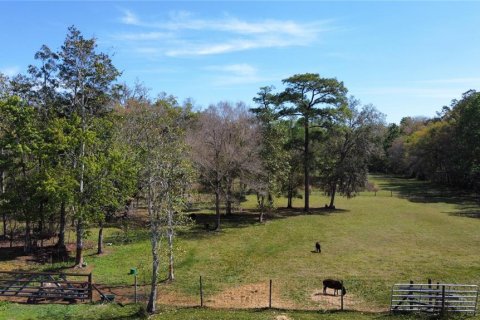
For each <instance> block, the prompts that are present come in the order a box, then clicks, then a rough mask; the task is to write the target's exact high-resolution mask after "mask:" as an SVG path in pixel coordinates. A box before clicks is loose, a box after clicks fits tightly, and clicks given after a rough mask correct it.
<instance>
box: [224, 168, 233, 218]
mask: <svg viewBox="0 0 480 320" xmlns="http://www.w3.org/2000/svg"><path fill="white" fill-rule="evenodd" d="M225 205H226V208H225V214H227V215H231V214H232V180H231V179H230V177H227V193H226V195H225Z"/></svg>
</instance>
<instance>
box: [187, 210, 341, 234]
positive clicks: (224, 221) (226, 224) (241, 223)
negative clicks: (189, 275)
mask: <svg viewBox="0 0 480 320" xmlns="http://www.w3.org/2000/svg"><path fill="white" fill-rule="evenodd" d="M344 212H349V210H344V209H330V208H311V209H310V211H309V212H308V213H306V212H305V211H304V210H303V209H302V208H277V209H276V210H273V211H271V212H269V213H265V214H264V222H263V223H260V222H259V216H260V214H259V212H258V211H257V210H255V209H244V210H242V211H241V212H234V213H232V214H230V215H226V214H222V215H221V218H220V230H214V228H215V225H216V215H215V214H212V213H206V212H198V211H195V213H191V214H190V217H191V218H192V220H193V221H194V226H193V227H192V228H190V229H189V230H183V231H179V232H178V234H179V235H180V236H181V237H183V238H187V239H192V238H208V237H211V236H215V235H218V234H221V233H222V230H225V229H233V228H245V227H250V226H253V225H262V224H264V223H265V222H267V221H273V220H278V219H285V218H289V217H296V216H306V215H330V214H333V213H344Z"/></svg>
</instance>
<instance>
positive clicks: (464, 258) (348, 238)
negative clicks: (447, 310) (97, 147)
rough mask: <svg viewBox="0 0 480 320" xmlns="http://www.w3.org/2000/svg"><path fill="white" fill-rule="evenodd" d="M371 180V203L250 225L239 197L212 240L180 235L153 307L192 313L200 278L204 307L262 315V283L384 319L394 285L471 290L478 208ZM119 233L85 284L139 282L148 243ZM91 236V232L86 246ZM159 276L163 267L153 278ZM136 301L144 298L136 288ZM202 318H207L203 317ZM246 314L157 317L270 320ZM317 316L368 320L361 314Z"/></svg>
mask: <svg viewBox="0 0 480 320" xmlns="http://www.w3.org/2000/svg"><path fill="white" fill-rule="evenodd" d="M371 181H373V182H375V183H376V185H377V186H378V187H379V188H380V190H379V191H378V192H377V195H376V196H375V195H374V193H373V192H362V193H361V194H360V195H359V196H357V197H355V198H353V199H345V198H342V197H338V198H337V201H336V208H337V210H335V211H328V210H324V209H316V210H313V213H311V214H303V213H302V211H301V210H286V209H282V208H280V209H279V210H278V212H276V213H275V214H274V215H271V217H270V218H268V219H267V222H266V223H264V224H259V223H257V222H256V220H255V218H254V217H253V216H252V215H251V213H250V212H249V211H248V209H252V208H253V206H254V204H255V201H254V198H253V197H249V198H248V199H247V200H248V201H247V202H246V203H244V204H243V207H244V209H245V210H244V211H243V212H242V213H239V214H235V216H234V217H229V218H226V221H225V224H224V228H223V229H222V231H221V232H211V231H206V230H204V228H203V224H199V225H197V226H194V227H192V228H190V229H188V230H184V231H182V232H181V233H180V237H179V238H178V240H177V249H176V270H175V271H176V280H175V282H173V283H164V284H161V285H160V290H161V293H162V294H161V295H160V300H159V301H160V303H164V304H177V305H196V304H198V302H199V297H198V292H199V289H198V282H199V281H198V280H199V276H200V275H201V276H202V280H203V284H204V294H205V303H206V304H207V306H208V305H210V306H214V307H215V306H219V307H229V303H231V307H237V306H239V307H241V306H242V304H244V306H245V307H252V306H253V307H263V306H266V305H267V303H268V296H267V293H266V292H267V291H266V290H267V289H266V288H267V285H268V281H269V280H270V279H272V281H273V305H274V307H281V308H294V309H305V310H307V309H313V310H315V309H324V308H326V309H336V308H338V303H337V301H338V300H335V301H334V302H333V304H325V302H324V301H323V302H322V301H318V299H317V298H319V299H321V296H320V295H318V293H319V292H320V291H321V287H322V284H321V283H322V280H323V279H325V278H337V279H342V280H343V281H344V284H345V286H346V288H347V291H348V293H347V295H346V296H345V299H346V304H345V307H346V308H347V309H349V310H363V311H365V312H368V311H382V310H386V309H387V308H388V304H389V298H390V289H391V286H392V285H393V284H394V283H398V282H402V283H403V282H408V281H409V280H413V281H414V282H426V281H427V278H431V279H432V280H433V281H434V282H437V281H438V282H448V283H469V284H480V249H479V248H480V219H476V218H471V216H472V213H475V212H477V211H476V210H477V209H478V206H477V205H476V204H475V203H474V202H472V199H471V197H469V196H468V195H463V194H461V193H456V192H455V191H452V190H446V189H435V188H433V187H432V186H431V185H429V184H427V183H424V182H418V181H413V180H407V179H395V178H385V177H382V176H372V177H371ZM390 191H392V193H391V192H390ZM326 202H327V198H326V197H325V196H324V195H323V194H322V193H320V192H318V191H317V192H314V193H313V195H312V197H311V206H312V207H316V208H321V207H323V205H324V204H325V203H326ZM285 204H286V201H285V199H277V205H278V206H279V207H281V206H282V205H285ZM301 205H302V200H301V199H296V200H295V202H294V206H296V207H297V208H298V207H301ZM196 214H197V219H199V220H201V221H203V220H202V219H204V220H205V221H209V220H208V219H212V220H213V217H212V216H211V213H205V215H202V212H201V211H200V212H196ZM119 232H120V231H119V230H118V229H114V228H111V229H109V230H108V232H107V242H108V241H111V242H112V244H113V245H112V246H108V247H107V251H108V252H107V254H104V255H102V256H96V255H95V254H92V255H89V256H87V258H86V261H87V263H88V267H89V268H91V269H92V270H93V274H94V280H95V281H96V282H99V283H104V284H109V285H130V284H131V283H132V282H133V279H132V277H131V276H129V275H127V273H128V271H129V269H130V267H137V268H138V270H139V282H140V283H148V281H149V279H150V274H149V272H150V243H149V241H148V238H147V237H146V234H145V232H132V235H131V237H130V242H128V243H125V244H122V242H121V241H117V240H118V238H119V237H118V236H117V235H116V234H118V233H119ZM94 235H95V232H94V231H92V233H91V237H92V241H93V240H94ZM108 239H110V240H108ZM316 241H320V242H321V244H322V253H321V254H316V253H312V250H314V244H315V242H316ZM2 263H4V262H0V264H2ZM54 267H55V266H54ZM165 270H166V264H165V261H164V263H163V265H162V275H165ZM140 293H142V294H143V293H146V289H145V288H143V287H142V288H141V289H140ZM242 297H243V298H242ZM248 299H251V300H256V301H251V300H250V301H249V300H248ZM229 301H231V302H229ZM28 307H30V306H28ZM42 307H43V306H42ZM205 312H206V313H209V314H210V312H211V315H209V316H208V317H206V316H205V317H203V316H202V315H203V314H205ZM252 312H253V311H238V312H236V313H237V317H234V316H233V315H234V314H236V313H232V312H227V311H205V310H201V309H179V310H177V311H175V310H172V309H167V310H166V311H165V313H166V315H165V316H162V317H161V318H162V319H190V318H191V319H194V318H196V319H200V318H205V319H230V318H231V319H244V318H245V319H275V317H274V316H273V313H272V312H269V311H264V312H260V313H254V312H253V313H252ZM302 312H303V313H302ZM302 312H297V313H295V314H294V315H293V316H291V317H290V318H292V319H313V318H315V317H317V316H318V313H316V312H314V311H302ZM252 314H255V315H258V317H256V316H255V317H253V316H252ZM325 316H326V317H327V318H328V317H332V319H353V318H356V319H358V318H360V319H361V317H367V318H369V317H371V315H370V314H369V313H366V314H360V313H353V315H352V314H351V313H340V314H337V313H331V314H326V315H325Z"/></svg>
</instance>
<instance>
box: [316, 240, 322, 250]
mask: <svg viewBox="0 0 480 320" xmlns="http://www.w3.org/2000/svg"><path fill="white" fill-rule="evenodd" d="M315 251H316V252H318V253H322V247H320V242H317V243H315Z"/></svg>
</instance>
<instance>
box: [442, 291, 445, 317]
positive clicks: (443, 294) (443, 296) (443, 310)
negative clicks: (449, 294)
mask: <svg viewBox="0 0 480 320" xmlns="http://www.w3.org/2000/svg"><path fill="white" fill-rule="evenodd" d="M444 313H445V285H442V314H444Z"/></svg>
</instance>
